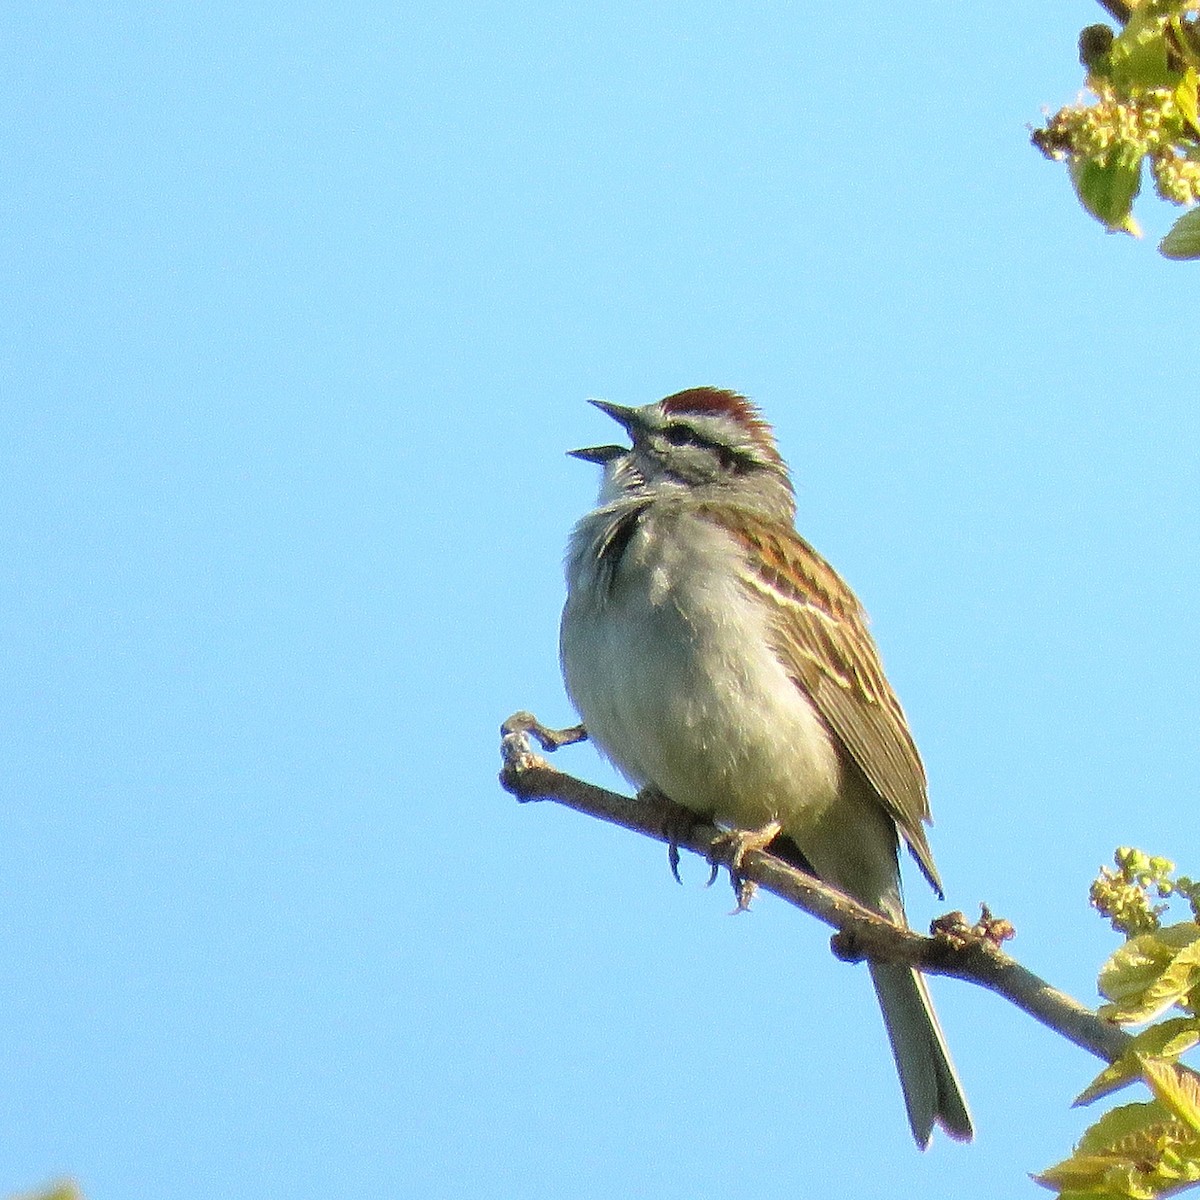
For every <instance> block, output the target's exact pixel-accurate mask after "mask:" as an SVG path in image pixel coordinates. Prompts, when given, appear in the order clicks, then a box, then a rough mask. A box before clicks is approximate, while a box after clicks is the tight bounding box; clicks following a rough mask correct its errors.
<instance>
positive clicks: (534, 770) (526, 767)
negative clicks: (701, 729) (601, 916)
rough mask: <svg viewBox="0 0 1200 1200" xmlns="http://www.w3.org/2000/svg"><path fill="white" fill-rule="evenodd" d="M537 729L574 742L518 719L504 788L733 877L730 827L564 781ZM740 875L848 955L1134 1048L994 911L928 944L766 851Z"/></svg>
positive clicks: (507, 729) (653, 799)
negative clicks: (1030, 959) (828, 934)
mask: <svg viewBox="0 0 1200 1200" xmlns="http://www.w3.org/2000/svg"><path fill="white" fill-rule="evenodd" d="M535 731H536V732H535ZM529 732H535V736H537V737H538V740H539V742H540V743H541V744H542V745H543V747H546V748H556V746H557V745H561V744H565V741H561V740H559V738H558V735H556V733H555V731H553V730H547V729H546V728H545V727H544V726H541V725H540V724H538V723H537V722H536V720H535V719H534V718H532V717H531V716H530V715H529V714H528V713H519V714H516V716H514V717H513V718H510V719H509V720H508V721H506V722H505V723H504V725H503V726H502V727H501V735H502V740H501V755H502V757H503V760H504V766H503V769H502V770H501V772H500V783H501V785H502V786H503V787H504V788H505V789H506V790H507V791H509V792H511V793H512V794H513V795H514V796H516V797H517V799H518V800H520V801H528V800H553V801H555V802H556V803H558V804H564V805H566V806H567V807H568V808H573V809H575V810H576V811H577V812H581V813H584V814H586V815H587V816H589V817H596V818H598V819H599V820H601V821H607V822H609V823H610V824H613V825H620V826H621V827H622V828H624V829H628V830H631V831H632V832H634V833H640V834H642V835H643V836H644V837H648V838H653V839H654V840H655V841H659V842H666V843H667V844H669V845H670V844H674V845H678V846H679V847H681V848H683V849H686V850H690V851H692V852H693V853H694V854H699V855H701V856H702V857H703V858H705V859H706V860H707V861H709V862H712V863H714V864H719V865H721V866H724V867H728V868H730V870H731V872H732V869H733V866H732V862H731V856H732V854H733V853H734V850H733V848H732V847H731V846H730V844H729V842H728V840H727V839H725V840H722V839H721V837H720V835H721V833H722V832H723V831H722V830H720V829H717V828H716V827H714V826H712V825H708V824H704V823H699V824H697V823H696V822H695V818H694V817H693V816H692V815H691V814H690V813H688V812H687V810H685V809H681V808H680V807H679V806H678V805H675V804H672V803H671V802H670V801H669V800H667V799H666V798H665V797H662V796H652V795H643V796H639V797H637V798H633V797H629V796H622V795H619V794H618V793H616V792H610V791H607V790H605V789H604V788H599V787H595V786H594V785H593V784H590V783H585V782H584V781H583V780H581V779H576V778H575V777H574V776H572V775H566V774H564V773H563V772H561V771H559V770H557V769H556V768H554V767H552V766H551V765H550V764H549V763H548V762H547V761H546V760H545V759H544V758H541V757H539V756H538V755H536V754H534V753H533V752H532V751H531V749H530V746H529V741H528V736H527V734H528V733H529ZM569 732H570V734H571V735H572V736H571V737H570V738H569V740H572V741H578V740H581V738H582V737H583V736H586V735H585V734H582V731H578V732H579V735H580V736H574V735H575V734H576V732H577V731H576V730H575V729H572V730H571V731H569ZM738 874H739V876H740V877H741V879H743V880H745V881H747V882H749V883H752V884H757V885H758V886H759V887H762V888H765V889H766V890H767V891H769V892H772V893H773V894H774V895H776V896H778V897H779V898H780V899H782V900H786V901H787V902H788V903H789V904H792V905H794V906H795V907H796V908H799V909H803V910H804V911H805V912H807V913H810V914H811V915H812V916H814V917H816V918H817V919H818V920H820V921H823V922H824V923H825V924H826V925H830V926H832V927H833V928H834V929H836V930H837V931H838V932H837V933H836V934H835V935H834V938H833V951H834V953H835V954H836V955H837V956H838V957H839V958H842V959H844V960H847V961H857V960H860V959H863V958H870V959H873V960H875V961H877V962H904V963H910V964H911V965H912V966H914V967H919V968H920V969H921V970H922V971H924V972H926V973H927V974H931V975H949V976H952V977H953V978H955V979H962V980H966V981H967V982H968V983H975V984H978V985H979V986H981V987H985V988H987V989H989V990H990V991H993V992H995V993H996V994H997V995H1000V996H1003V997H1004V998H1005V999H1006V1000H1008V1001H1010V1002H1011V1003H1013V1004H1015V1005H1016V1006H1017V1007H1018V1008H1020V1009H1022V1010H1024V1011H1025V1012H1027V1013H1028V1014H1029V1015H1030V1016H1031V1017H1034V1018H1035V1019H1036V1020H1038V1021H1040V1022H1041V1023H1042V1024H1043V1025H1045V1026H1046V1027H1047V1028H1049V1029H1052V1030H1054V1031H1055V1032H1056V1033H1058V1034H1060V1035H1061V1036H1062V1037H1065V1038H1066V1039H1067V1040H1068V1041H1071V1042H1074V1043H1075V1045H1077V1046H1080V1047H1081V1048H1082V1049H1084V1050H1087V1051H1089V1052H1090V1053H1091V1054H1094V1055H1096V1056H1097V1057H1098V1058H1101V1059H1104V1060H1105V1061H1106V1062H1114V1061H1115V1060H1116V1059H1117V1058H1119V1057H1120V1056H1121V1054H1122V1053H1123V1052H1124V1050H1125V1049H1126V1048H1127V1047H1128V1045H1129V1043H1130V1042H1131V1041H1132V1038H1131V1037H1130V1035H1129V1034H1127V1033H1125V1032H1124V1030H1122V1029H1120V1028H1118V1027H1117V1026H1116V1025H1114V1024H1112V1022H1110V1021H1106V1020H1104V1019H1103V1018H1101V1017H1098V1016H1097V1015H1096V1014H1095V1013H1094V1012H1092V1011H1091V1010H1090V1009H1088V1008H1085V1007H1084V1006H1083V1005H1082V1004H1080V1003H1079V1001H1077V1000H1074V999H1072V998H1071V997H1070V996H1068V995H1066V993H1064V992H1060V991H1059V990H1058V989H1057V988H1053V987H1051V986H1050V985H1049V984H1048V983H1047V982H1046V981H1045V980H1044V979H1039V978H1038V976H1036V975H1034V974H1033V973H1032V972H1031V971H1028V970H1026V969H1025V968H1024V967H1023V966H1021V964H1020V963H1018V962H1017V961H1016V960H1015V959H1013V958H1011V957H1009V956H1008V955H1007V954H1005V953H1004V952H1003V951H1002V950H1001V949H1000V946H999V942H1000V941H1001V940H1003V938H1004V937H1005V936H1011V927H1009V926H1008V925H1007V923H1006V922H1002V921H996V920H995V919H994V918H992V917H991V914H989V913H988V912H987V911H986V910H985V911H984V916H983V918H982V920H981V921H980V922H979V923H978V924H976V925H971V924H970V923H969V922H968V921H967V920H966V918H965V917H963V915H962V914H961V913H952V914H950V915H949V916H947V917H943V918H941V919H940V920H938V921H937V922H935V923H934V932H933V935H932V936H930V937H925V936H923V935H921V934H919V933H915V932H914V931H912V930H911V929H902V928H900V927H899V926H896V925H893V924H892V923H891V922H890V921H888V920H886V919H884V918H883V917H881V916H879V915H878V914H877V913H874V912H872V911H871V910H870V909H868V908H864V907H863V906H862V905H861V904H859V903H858V902H857V901H856V900H852V899H851V898H850V897H849V896H846V895H844V894H843V893H841V892H839V891H837V890H836V889H834V888H831V887H829V886H827V885H826V884H824V883H821V882H820V880H817V879H815V878H813V877H812V876H811V875H806V874H805V873H804V872H803V871H798V870H796V869H795V868H794V867H792V866H790V865H789V864H787V863H785V862H783V861H782V860H781V859H778V858H776V857H775V856H774V855H772V854H768V853H767V852H766V851H763V850H749V851H747V852H746V853H745V855H744V857H743V858H742V861H741V864H740V867H739V870H738Z"/></svg>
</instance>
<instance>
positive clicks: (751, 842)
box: [708, 821, 783, 913]
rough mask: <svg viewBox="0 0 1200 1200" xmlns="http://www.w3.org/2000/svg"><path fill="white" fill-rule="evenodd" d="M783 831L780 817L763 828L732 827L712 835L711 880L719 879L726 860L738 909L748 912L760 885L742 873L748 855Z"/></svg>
mask: <svg viewBox="0 0 1200 1200" xmlns="http://www.w3.org/2000/svg"><path fill="white" fill-rule="evenodd" d="M782 832H783V827H782V826H781V825H780V824H779V822H778V821H768V822H767V823H766V824H765V825H764V826H763V827H762V828H761V829H730V830H728V831H727V832H725V833H721V834H718V835H717V836H716V837H715V838H713V840H712V845H711V846H710V847H709V852H708V861H709V862H710V863H711V864H712V869H713V873H712V876H711V877H710V878H709V881H708V882H709V883H710V884H711V883H712V881H713V880H714V879H716V877H717V867H718V866H719V865H720V864H721V863H722V862H724V863H725V865H726V866H728V868H729V882H730V883H732V884H733V894H734V895H735V896H736V897H737V908H735V909H734V910H733V911H734V912H735V913H740V912H745V911H746V910H747V909H748V908H749V907H750V901H751V900H752V899H753V898H754V893H755V891H756V889H757V886H758V885H757V884H755V883H754V881H753V880H750V879H747V878H745V876H743V874H742V863H743V862H744V861H745V858H746V855H747V854H749V853H750V851H751V850H765V849H766V848H767V847H768V846H769V845H770V844H771V843H772V842H773V841H774V840H775V839H776V838H777V837H778V836H779V835H780V833H782Z"/></svg>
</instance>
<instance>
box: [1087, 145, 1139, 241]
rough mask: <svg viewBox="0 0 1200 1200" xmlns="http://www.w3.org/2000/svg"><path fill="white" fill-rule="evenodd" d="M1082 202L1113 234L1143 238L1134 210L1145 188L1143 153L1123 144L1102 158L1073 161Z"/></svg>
mask: <svg viewBox="0 0 1200 1200" xmlns="http://www.w3.org/2000/svg"><path fill="white" fill-rule="evenodd" d="M1069 165H1070V170H1071V182H1072V183H1073V184H1074V185H1075V191H1076V194H1077V195H1078V196H1079V202H1080V203H1081V204H1082V205H1083V207H1084V208H1086V209H1087V210H1088V212H1090V213H1091V214H1092V216H1093V217H1095V218H1096V220H1097V221H1099V222H1100V223H1101V224H1102V225H1103V226H1104V227H1105V228H1106V229H1107V230H1108V231H1109V232H1110V233H1131V234H1133V235H1134V236H1135V237H1138V236H1140V231H1139V230H1138V227H1137V222H1136V221H1134V219H1133V217H1132V215H1131V210H1132V209H1133V201H1134V198H1135V197H1136V196H1137V194H1138V191H1139V190H1140V188H1141V186H1142V151H1141V150H1140V149H1139V148H1137V147H1134V146H1130V145H1128V144H1125V143H1122V144H1118V145H1116V146H1114V147H1113V148H1112V149H1111V150H1109V151H1108V152H1107V153H1106V154H1104V155H1103V156H1097V157H1094V158H1083V159H1077V160H1074V159H1073V160H1072V161H1071V162H1070V164H1069Z"/></svg>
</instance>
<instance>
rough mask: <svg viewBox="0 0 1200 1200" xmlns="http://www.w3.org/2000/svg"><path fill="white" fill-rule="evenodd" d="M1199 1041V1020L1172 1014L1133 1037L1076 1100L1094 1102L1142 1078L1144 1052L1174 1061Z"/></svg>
mask: <svg viewBox="0 0 1200 1200" xmlns="http://www.w3.org/2000/svg"><path fill="white" fill-rule="evenodd" d="M1197 1043H1200V1021H1197V1020H1195V1018H1193V1017H1173V1018H1171V1020H1169V1021H1162V1022H1161V1023H1160V1024H1158V1025H1151V1026H1150V1028H1149V1029H1143V1030H1142V1032H1141V1033H1139V1034H1138V1035H1137V1037H1135V1038H1134V1039H1133V1041H1132V1042H1131V1043H1130V1044H1129V1049H1128V1050H1126V1051H1125V1053H1124V1054H1122V1055H1121V1057H1120V1058H1118V1059H1117V1061H1116V1062H1114V1063H1110V1064H1109V1065H1108V1066H1107V1067H1105V1068H1104V1070H1103V1071H1101V1072H1100V1074H1099V1075H1097V1076H1096V1078H1095V1079H1093V1080H1092V1082H1091V1083H1089V1084H1088V1085H1087V1087H1085V1088H1084V1089H1083V1091H1082V1092H1080V1093H1079V1095H1078V1096H1076V1098H1075V1101H1074V1103H1075V1104H1076V1105H1084V1104H1091V1103H1092V1101H1093V1100H1098V1099H1099V1098H1100V1097H1101V1096H1107V1095H1108V1094H1109V1093H1110V1092H1115V1091H1116V1090H1117V1089H1118V1088H1122V1087H1125V1086H1126V1085H1127V1084H1130V1083H1133V1082H1134V1081H1135V1080H1138V1079H1141V1078H1142V1062H1141V1057H1140V1056H1142V1055H1145V1056H1147V1057H1149V1056H1151V1055H1152V1056H1154V1057H1155V1058H1160V1059H1166V1060H1169V1061H1173V1060H1174V1059H1176V1058H1178V1057H1179V1056H1180V1055H1181V1054H1185V1053H1186V1052H1187V1051H1188V1050H1190V1049H1191V1048H1192V1047H1193V1046H1195V1045H1196V1044H1197Z"/></svg>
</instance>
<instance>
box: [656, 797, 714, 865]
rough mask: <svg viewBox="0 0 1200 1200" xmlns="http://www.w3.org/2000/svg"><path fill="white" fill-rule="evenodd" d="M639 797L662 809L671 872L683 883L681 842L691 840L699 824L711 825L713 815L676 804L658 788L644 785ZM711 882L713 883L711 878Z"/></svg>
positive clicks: (664, 835) (663, 830) (663, 831)
mask: <svg viewBox="0 0 1200 1200" xmlns="http://www.w3.org/2000/svg"><path fill="white" fill-rule="evenodd" d="M638 799H639V800H641V801H642V802H643V803H646V804H654V805H656V806H657V807H658V808H660V809H661V810H662V814H663V817H662V833H663V837H664V838H665V839H666V842H667V862H668V863H669V864H670V867H671V874H672V875H673V876H674V878H675V882H676V883H682V882H683V880H682V879H680V878H679V844H680V842H686V841H689V840H690V839H691V837H692V835H693V834H694V833H695V831H696V828H697V826H699V825H711V824H712V817H711V815H706V814H704V813H697V812H693V811H692V810H691V809H690V808H684V807H683V805H682V804H676V803H675V802H674V801H673V800H671V799H670V798H669V797H667V796H664V795H663V794H662V792H660V791H659V790H658V789H657V788H653V787H644V788H642V790H641V791H640V792H638ZM716 873H717V871H716V868H715V867H714V868H713V877H714V878H715V877H716ZM708 882H709V883H712V879H711V878H710V879H709V881H708Z"/></svg>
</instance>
